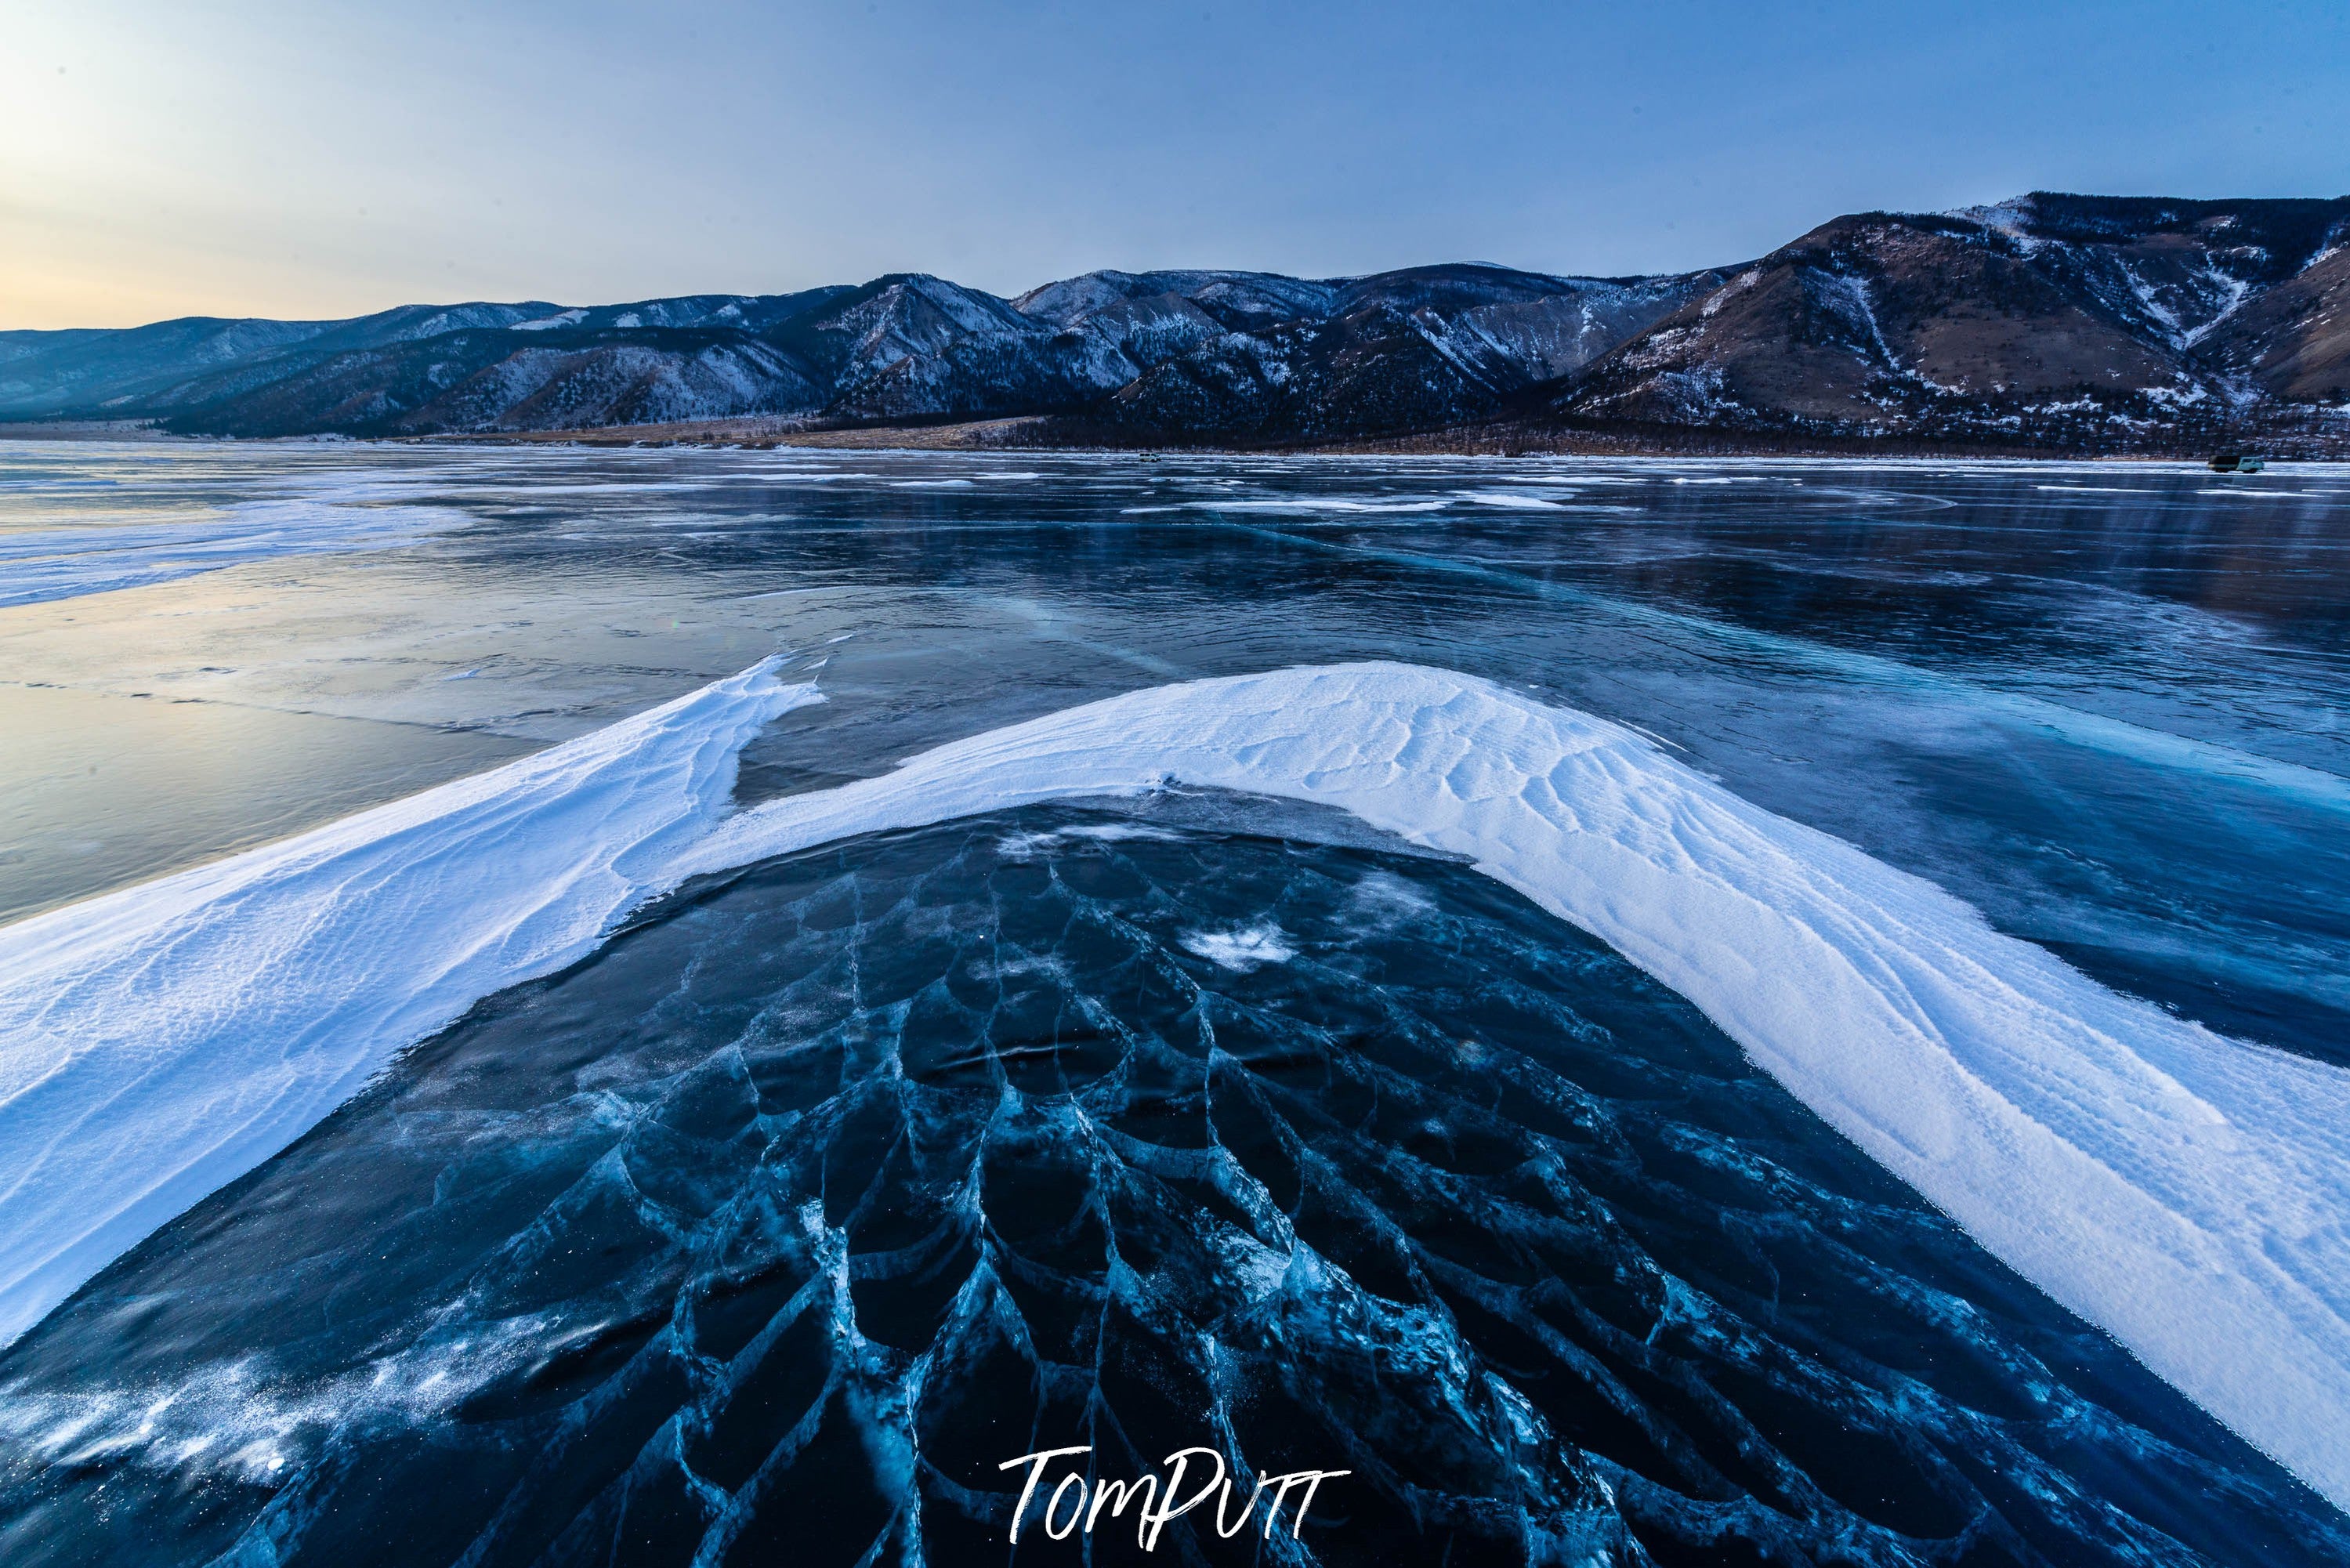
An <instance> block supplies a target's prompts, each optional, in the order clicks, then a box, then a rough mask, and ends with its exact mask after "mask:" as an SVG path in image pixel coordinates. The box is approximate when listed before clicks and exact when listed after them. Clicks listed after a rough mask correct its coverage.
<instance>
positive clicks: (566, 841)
mask: <svg viewBox="0 0 2350 1568" xmlns="http://www.w3.org/2000/svg"><path fill="white" fill-rule="evenodd" d="M817 700H818V699H817V697H816V692H815V690H814V688H813V687H809V686H784V685H781V684H779V683H778V682H777V680H776V679H775V674H774V671H773V669H772V661H770V663H767V664H761V665H759V666H756V667H754V668H753V669H751V670H746V671H744V672H743V674H740V675H737V676H734V677H733V678H731V679H729V680H722V681H719V682H717V683H716V684H714V685H712V686H708V687H704V688H703V689H702V690H701V691H696V692H693V693H691V695H689V696H686V697H682V698H680V699H679V700H678V701H674V702H671V703H669V704H667V705H665V706H663V707H660V708H655V709H653V710H651V711H649V712H645V713H640V714H638V715H637V716H636V717H634V718H631V719H628V720H625V721H623V722H619V723H618V724H614V725H611V726H609V727H608V728H606V729H603V730H599V731H597V732H594V733H592V734H587V735H583V736H580V737H579V738H577V740H573V741H570V742H566V743H564V744H562V745H559V746H556V747H553V748H551V749H549V750H547V751H545V752H541V753H537V754H536V755H535V756H530V757H525V758H523V759H522V760H521V761H519V762H515V763H510V764H508V765H506V766H504V767H502V768H498V769H495V770H494V771H492V772H489V773H485V774H477V775H475V776H473V777H472V778H467V779H460V780H458V781H456V782H455V783H453V784H444V785H442V786H441V787H440V788H438V789H433V790H428V791H426V792H425V793H423V794H418V795H413V796H411V797H410V798H408V799H406V800H401V801H395V802H393V803H392V804H391V805H385V806H380V807H378V808H377V809H375V810H372V811H368V812H362V813H360V814H359V815H354V816H349V817H346V818H344V819H343V820H342V821H340V822H336V823H332V824H329V825H328V826H326V827H323V828H320V829H318V830H317V831H316V832H312V833H307V834H304V835H302V836H299V837H296V838H291V839H288V840H286V841H285V842H283V843H280V844H274V845H270V846H265V847H264V848H260V849H256V850H253V851H251V852H249V853H247V854H244V855H239V856H235V857H232V858H230V859H226V860H222V861H218V862H215V863H214V864H213V865H209V866H201V867H196V868H194V869H192V870H189V871H184V872H182V873H180V874H179V875H177V876H173V877H164V878H162V879H161V880H159V881H155V882H151V883H147V884H145V885H143V886H140V887H136V888H125V889H123V890H122V891H120V892H118V893H110V894H108V895H106V896H105V897H102V898H92V899H89V900H88V901H86V902H84V903H80V904H74V905H68V907H66V908H65V909H57V910H53V911H51V912H50V913H48V914H46V915H41V916H36V918H34V919H29V920H26V921H23V922H21V923H19V924H16V925H12V926H6V927H0V1343H5V1341H6V1340H8V1339H13V1338H14V1337H16V1334H19V1333H21V1332H23V1331H24V1330H25V1329H26V1327H28V1326H30V1325H31V1324H33V1323H34V1322H36V1320H38V1318H39V1317H40V1316H41V1314H44V1313H46V1312H47V1310H48V1309H49V1308H50V1307H52V1306H54V1305H55V1304H57V1302H59V1301H61V1300H63V1299H64V1298H65V1297H66V1296H67V1295H68V1294H69V1293H71V1292H72V1291H73V1290H74V1288H75V1287H76V1286H78V1285H79V1284H80V1283H81V1282H83V1281H84V1280H86V1279H88V1277H89V1276H90V1275H91V1274H93V1273H95V1272H98V1271H99V1269H100V1268H103V1267H104V1266H105V1265H106V1264H107V1263H108V1262H109V1261H110V1260H112V1259H113V1258H114V1257H115V1256H116V1255H117V1254H119V1253H120V1252H121V1251H124V1250H125V1249H127V1248H129V1247H130V1246H131V1245H132V1244H133V1243H135V1242H136V1241H139V1239H140V1237H142V1236H144V1235H146V1234H147V1232H149V1231H152V1230H153V1229H155V1227H157V1226H158V1225H161V1223H163V1222H164V1221H165V1220H169V1219H171V1218H172V1216H173V1215H174V1214H177V1213H178V1212H180V1211H181V1210H183V1209H185V1208H187V1207H188V1205H190V1204H191V1203H193V1202H195V1201H196V1200H197V1199H200V1198H203V1196H204V1195H205V1194H206V1193H208V1192H211V1191H213V1190H214V1189H217V1188H219V1187H221V1186H222V1185H224V1183H226V1182H229V1181H232V1180H234V1179H236V1178H237V1177H239V1176H241V1175H243V1174H244V1172H245V1171H247V1170H250V1169H252V1168H254V1167H255V1166H256V1165H259V1164H260V1163H261V1162H262V1161H263V1160H265V1159H267V1158H269V1157H270V1156H271V1155H273V1154H275V1153H276V1152H277V1151H278V1150H279V1149H280V1148H283V1147H285V1146H286V1144H287V1143H289V1142H291V1141H292V1140H293V1139H294V1138H296V1137H299V1136H300V1135H301V1133H302V1132H303V1131H304V1130H305V1129H306V1128H307V1127H311V1126H313V1125H314V1124H316V1123H317V1121H319V1120H320V1119H321V1118H322V1117H324V1116H327V1115H328V1113H329V1112H331V1111H332V1110H333V1109H334V1108H335V1107H336V1106H338V1105H340V1104H341V1103H342V1102H343V1101H344V1100H345V1099H347V1098H348V1097H349V1096H350V1095H351V1094H352V1093H353V1092H354V1091H355V1090H357V1089H358V1088H359V1086H360V1085H363V1084H364V1083H366V1081H367V1080H368V1078H369V1075H371V1074H373V1073H374V1072H375V1071H376V1069H377V1068H379V1067H380V1066H381V1065H382V1064H383V1063H384V1062H385V1061H386V1060H388V1059H389V1058H390V1056H391V1055H392V1054H394V1053H395V1052H397V1051H398V1050H400V1048H401V1047H402V1046H405V1045H409V1044H413V1043H414V1042H416V1041H418V1040H421V1039H422V1038H424V1037H425V1036H426V1035H428V1034H431V1033H433V1032H434V1031H436V1030H438V1029H441V1028H442V1027H443V1026H445V1025H446V1024H448V1023H452V1021H454V1020H455V1019H456V1018H457V1017H458V1016H459V1015H460V1014H461V1013H463V1012H464V1010H465V1009H466V1008H467V1007H469V1006H471V1005H472V1004H473V1002H476V1001H478V1000H479V999H480V998H482V997H484V996H486V995H488V994H490V993H491V992H495V991H498V990H501V989H503V988H504V987H506V986H509V985H513V984H515V983H516V982H517V981H524V980H527V979H529V978H531V977H532V976H534V975H539V974H544V973H546V972H548V971H552V970H555V969H558V968H560V967H562V966H563V965H564V964H567V963H569V962H572V961H575V960H577V959H578V958H580V957H582V956H584V955H585V954H587V952H589V951H590V950H592V949H593V948H594V947H595V945H596V943H597V941H598V939H600V938H601V937H602V936H603V934H604V933H605V931H606V930H607V929H609V926H610V924H611V922H612V920H613V919H615V918H616V917H617V916H619V915H620V914H621V913H622V912H624V911H625V910H627V909H629V908H630V907H631V906H633V905H635V904H637V903H638V902H639V901H640V900H641V899H642V898H644V897H645V896H646V895H647V894H648V893H650V892H651V891H653V890H654V889H656V888H658V887H659V886H660V877H661V876H662V874H663V867H665V866H666V865H667V864H668V863H669V862H670V861H671V860H672V859H673V858H674V857H675V856H676V854H677V853H678V851H679V850H681V848H682V847H683V846H685V845H686V843H688V842H689V841H690V840H691V839H692V838H694V837H697V836H700V835H701V834H702V833H703V832H705V831H707V829H708V828H709V826H711V824H712V822H713V821H715V820H716V819H717V817H718V816H719V815H720V814H722V813H723V811H724V810H725V809H726V806H727V803H728V801H729V799H730V798H731V796H732V794H733V787H734V772H735V760H736V756H737V753H739V751H740V749H741V747H742V745H743V742H745V741H747V740H749V739H750V738H751V737H752V736H753V735H754V734H755V733H757V732H758V731H759V728H760V727H761V726H762V725H764V723H766V722H767V721H768V720H770V719H772V718H774V717H775V715H776V714H778V713H780V712H782V711H785V710H786V709H788V708H791V707H795V706H797V705H799V704H801V703H805V702H810V701H817Z"/></svg>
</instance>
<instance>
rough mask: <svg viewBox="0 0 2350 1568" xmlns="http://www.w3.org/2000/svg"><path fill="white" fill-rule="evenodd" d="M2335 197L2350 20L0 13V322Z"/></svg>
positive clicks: (1877, 12) (1567, 257)
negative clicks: (2096, 204) (2038, 204)
mask: <svg viewBox="0 0 2350 1568" xmlns="http://www.w3.org/2000/svg"><path fill="white" fill-rule="evenodd" d="M2032 189H2049V190H2072V191H2087V192H2109V193H2126V194H2156V195H2172V196H2202V197H2217V196H2287V195H2299V196H2332V195H2339V194H2343V193H2345V192H2350V5H2345V4H2344V3H2343V0H2317V3H2307V0H2284V3H2262V0H2232V3H2228V4H2200V3H2199V4H2174V3H2166V0H2141V3H2138V4H2114V5H2104V4H2099V5H2071V4H2064V3H2063V0H2038V3H2034V4H2011V3H2008V0H1981V3H1978V4H1973V5H1951V4H1930V3H1922V0H1894V3H1887V0H1873V3H1870V4H1865V5H1856V4H1846V3H1842V0H1828V3H1824V4H1810V5H1773V4H1768V3H1764V0H1739V3H1727V4H1725V3H1717V0H1655V3H1651V4H1638V3H1637V0H1615V3H1613V4H1607V5H1584V4H1570V3H1555V4H1549V5H1531V4H1516V3H1502V0H1494V3H1485V4H1481V3H1475V0H1467V3H1462V0H1455V3H1451V4H1443V3H1430V0H1419V3H1415V4H1388V3H1385V0H1363V3H1361V4H1356V5H1323V4H1315V3H1303V0H1302V3H1298V4H1291V5H1238V4H1232V3H1231V0H1197V3H1193V4H1183V5H1160V4H1108V3H1103V4H1095V5H1073V4H1059V3H1039V4H1018V5H1014V4H989V3H987V0H963V3H961V4H931V3H930V0H844V3H840V4H823V5H799V4H771V5H691V4H675V5H633V4H610V3H602V0H569V3H567V4H563V5H525V4H504V5H498V4H458V5H442V4H437V3H414V0H402V3H401V4H398V5H384V4H380V3H371V4H367V5H353V4H344V3H341V0H309V3H307V4H302V5H275V4H259V3H255V4H217V3H204V0H178V3H176V4H135V3H118V0H0V328H13V327H121V326H130V325H134V324H136V323H140V322H144V321H152V320H158V319H162V318H166V317H175V316H184V315H215V316H239V315H256V316H273V317H314V318H315V317H342V316H350V315H357V314H360V313H364V312H367V311H372V310H378V309H381V308H384V307H387V306H392V305H397V304H402V303H408V302H411V301H419V300H432V301H453V300H463V299H544V300H550V301H553V302H555V303H558V304H564V305H585V304H602V303H612V302H618V301H622V300H632V299H640V298H648V297H654V296H662V295H675V294H689V293H713V292H726V293H746V294H747V293H776V292H782V291H785V290H790V289H797V288H804V287H808V286H815V285H817V284H824V283H843V282H848V283H853V282H859V281H862V280H864V279H866V278H868V277H872V276H875V275H879V274H882V273H888V272H933V273H938V274H941V275H945V276H948V277H951V278H953V279H955V280H956V281H958V282H961V283H965V284H969V285H972V286H977V287H981V288H985V289H991V290H993V291H995V292H997V293H1002V294H1014V293H1017V292H1019V291H1021V290H1023V289H1025V288H1027V287H1030V286H1034V285H1036V284H1039V283H1043V282H1045V281H1048V280H1050V279H1052V278H1055V277H1063V276H1067V275H1072V274H1075V273H1079V272H1084V271H1087V270H1089V269H1091V268H1095V267H1104V266H1110V267H1123V268H1127V269H1129V270H1139V269H1142V268H1146V267H1159V266H1227V267H1250V268H1260V269H1264V270H1269V271H1276V272H1288V273H1298V274H1305V275H1317V276H1330V275H1347V274H1357V273H1365V272H1375V271H1378V270H1381V269H1384V268H1388V267H1396V266H1409V265H1418V264H1422V263H1429V262H1437V261H1452V260H1478V261H1492V262H1500V263H1503V264H1506V265H1513V266H1521V267H1526V268H1530V269H1533V270H1537V271H1544V272H1559V273H1579V274H1596V275H1618V274H1625V273H1636V272H1656V271H1678V270H1682V269H1687V268H1691V267H1697V266H1704V265H1722V264H1726V263H1730V262H1734V261H1739V260H1742V259H1746V258H1748V257H1752V256H1755V255H1759V254H1763V253H1764V252H1767V251H1769V250H1771V249H1773V248H1774V247H1775V246H1778V245H1780V244H1784V243H1786V242H1787V241H1789V240H1791V239H1793V238H1794V237H1795V236H1796V235H1798V234H1802V233H1804V231H1805V230H1807V229H1809V228H1811V227H1813V226H1814V225H1815V224H1817V223H1821V222H1823V221H1825V219H1827V218H1830V217H1833V216H1835V214H1837V213H1846V212H1854V211H1861V210H1866V209H1871V208H1893V209H1904V210H1939V209H1946V208H1950V207H1957V206H1963V205H1968V204H1971V203H1975V202H1991V201H1996V200H1999V199H2001V198H2002V197H2005V196H2009V195H2012V194H2015V193H2018V192H2023V191H2027V190H2032Z"/></svg>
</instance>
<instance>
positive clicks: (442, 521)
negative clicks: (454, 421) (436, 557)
mask: <svg viewBox="0 0 2350 1568" xmlns="http://www.w3.org/2000/svg"><path fill="white" fill-rule="evenodd" d="M471 522H473V518H471V517H469V516H468V515H466V514H464V513H462V512H458V511H455V510H453V509H452V508H449V507H445V506H346V505H334V504H322V503H317V502H311V501H249V502H244V503H243V504H238V505H234V506H231V507H229V508H228V509H227V510H226V511H224V512H217V513H208V514H193V515H191V516H188V517H186V518H185V519H183V520H179V521H173V522H168V523H123V524H106V523H99V524H78V525H75V526H70V527H63V528H40V529H27V530H26V531H23V532H20V533H0V607H5V606H8V605H26V604H38V603H41V602H43V601H46V600H49V599H69V598H78V597H81V596H82V595H85V594H102V593H108V592H110V591H112V590H113V589H116V588H135V587H144V586H146V585H147V584H150V583H167V582H170V581H172V579H174V578H177V577H188V576H195V575H196V574H197V573H199V572H214V571H218V570H220V569H221V568H222V567H224V566H243V565H244V564H245V563H246V562H248V561H259V560H266V559H268V558H270V557H272V556H296V555H311V554H317V553H326V552H340V551H347V550H382V549H390V548H394V547H397V546H399V545H412V544H415V543H416V542H417V541H418V540H420V539H422V538H425V537H426V536H428V535H433V534H442V533H446V532H448V531H450V530H452V529H456V528H463V527H464V526H465V525H466V524H470V523H471Z"/></svg>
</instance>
